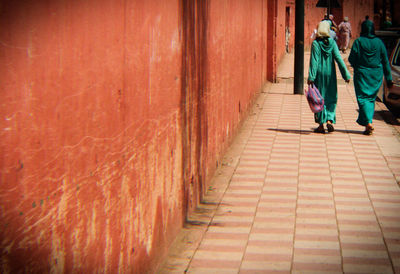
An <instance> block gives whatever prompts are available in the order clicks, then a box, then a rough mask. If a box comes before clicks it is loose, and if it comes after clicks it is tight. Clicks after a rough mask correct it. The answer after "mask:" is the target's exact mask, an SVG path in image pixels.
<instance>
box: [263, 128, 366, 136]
mask: <svg viewBox="0 0 400 274" xmlns="http://www.w3.org/2000/svg"><path fill="white" fill-rule="evenodd" d="M268 130H273V131H277V132H284V133H292V134H300V135H309V134H312V133H314V130H296V129H278V128H269V129H268ZM335 132H340V133H346V134H361V135H362V134H363V131H359V130H347V129H335ZM315 134H320V133H315ZM326 134H328V133H326Z"/></svg>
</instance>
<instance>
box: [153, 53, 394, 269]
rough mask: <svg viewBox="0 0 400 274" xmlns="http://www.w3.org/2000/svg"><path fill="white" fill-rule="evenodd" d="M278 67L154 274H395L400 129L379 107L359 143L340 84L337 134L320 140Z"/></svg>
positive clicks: (286, 70)
mask: <svg viewBox="0 0 400 274" xmlns="http://www.w3.org/2000/svg"><path fill="white" fill-rule="evenodd" d="M308 56H309V55H308ZM308 56H307V55H306V57H308ZM344 57H346V56H344ZM305 59H306V60H305V62H306V63H308V58H305ZM281 64H282V65H281V66H280V72H279V73H278V77H279V76H280V78H281V79H280V82H279V83H276V84H275V83H274V84H268V85H266V87H265V89H264V91H263V92H262V93H261V95H260V97H259V98H258V101H257V102H256V104H255V106H254V109H253V111H252V113H251V115H250V117H249V119H248V120H247V121H246V122H245V123H244V125H243V127H242V129H241V131H240V132H239V134H238V136H237V138H236V139H235V141H234V142H233V144H232V146H231V148H230V149H229V151H228V152H227V154H226V155H225V157H224V163H223V166H222V167H221V168H220V169H219V170H218V171H217V173H216V174H215V177H214V178H213V180H212V182H211V183H212V187H210V188H209V189H208V191H207V194H206V195H205V199H204V203H202V204H201V205H200V206H199V209H198V210H197V212H196V213H195V214H193V215H192V216H190V217H189V221H188V223H187V225H186V226H185V228H184V229H183V230H182V232H181V233H180V235H179V236H178V237H177V239H176V240H175V242H174V244H173V246H172V248H171V250H170V252H169V256H168V258H167V260H166V261H165V263H164V264H163V265H162V266H161V268H160V270H159V273H400V189H399V185H398V182H399V181H400V140H399V131H398V130H397V129H398V126H397V125H396V123H397V121H396V120H395V119H394V120H392V121H395V122H394V123H392V124H393V125H392V124H390V123H388V122H385V120H384V119H383V116H385V115H387V114H388V112H387V109H385V107H384V106H383V105H382V104H377V109H376V110H377V111H376V115H375V120H374V126H375V133H374V134H373V135H372V136H364V135H363V134H362V132H363V129H364V128H363V127H361V126H359V125H357V124H356V122H355V120H356V118H357V115H358V113H357V109H358V108H357V102H356V99H355V95H354V88H353V84H352V82H351V83H350V84H345V83H344V81H338V92H339V102H338V107H337V124H336V125H335V129H336V130H335V131H334V132H333V133H330V134H316V133H314V132H313V128H314V127H315V126H316V124H315V123H314V117H313V114H312V113H311V111H310V109H309V107H308V104H307V101H306V99H305V96H303V95H293V84H292V81H290V79H291V77H292V75H293V74H292V73H291V72H290V70H291V69H292V67H293V55H291V54H288V55H286V57H285V60H284V61H283V62H282V63H281ZM307 71H308V69H307V68H306V72H307ZM305 74H306V73H305ZM338 79H340V74H338ZM396 127H397V129H396Z"/></svg>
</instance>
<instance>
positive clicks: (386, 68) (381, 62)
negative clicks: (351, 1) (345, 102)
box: [349, 20, 392, 126]
mask: <svg viewBox="0 0 400 274" xmlns="http://www.w3.org/2000/svg"><path fill="white" fill-rule="evenodd" d="M349 62H350V64H351V66H352V67H353V68H354V89H355V91H356V97H357V103H358V107H359V114H358V118H357V123H358V124H360V125H362V126H366V125H368V124H369V123H372V118H373V116H374V112H375V100H376V96H377V94H378V91H379V88H380V86H381V85H382V80H383V76H385V79H386V81H391V80H392V74H391V71H390V65H389V61H388V57H387V53H386V48H385V45H384V44H383V42H382V41H381V40H380V39H379V38H377V37H375V35H374V25H373V23H372V22H371V21H369V20H366V21H364V22H363V23H362V25H361V37H360V38H358V39H357V40H355V41H354V43H353V46H352V48H351V52H350V56H349Z"/></svg>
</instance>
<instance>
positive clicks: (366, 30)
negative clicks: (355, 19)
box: [360, 20, 375, 38]
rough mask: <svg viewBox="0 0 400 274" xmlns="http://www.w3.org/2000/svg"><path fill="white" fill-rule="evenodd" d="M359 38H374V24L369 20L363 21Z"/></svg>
mask: <svg viewBox="0 0 400 274" xmlns="http://www.w3.org/2000/svg"><path fill="white" fill-rule="evenodd" d="M360 36H362V37H367V38H374V37H375V27H374V23H372V21H370V20H365V21H364V22H363V23H362V24H361V34H360Z"/></svg>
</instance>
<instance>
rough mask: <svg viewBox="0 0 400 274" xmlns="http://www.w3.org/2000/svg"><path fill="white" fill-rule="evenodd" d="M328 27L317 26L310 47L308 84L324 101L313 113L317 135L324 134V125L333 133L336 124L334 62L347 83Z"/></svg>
mask: <svg viewBox="0 0 400 274" xmlns="http://www.w3.org/2000/svg"><path fill="white" fill-rule="evenodd" d="M329 29H330V25H329V23H328V22H327V21H322V22H320V23H319V24H318V31H317V38H316V39H315V40H314V41H313V43H312V46H311V57H310V68H309V71H308V81H307V82H308V84H312V83H314V84H315V86H316V87H317V88H318V90H319V91H320V93H321V95H322V97H323V98H324V101H325V106H324V109H323V110H322V111H321V112H319V113H315V115H314V118H315V122H316V123H318V124H319V126H318V127H317V128H316V129H315V130H314V131H315V132H317V133H325V129H324V124H325V123H326V127H327V129H328V132H332V131H334V127H333V124H335V123H336V104H337V99H338V96H337V79H336V67H335V62H334V61H336V63H337V64H338V66H339V70H340V73H341V75H342V77H343V79H344V80H345V81H346V82H347V83H348V82H349V81H350V78H351V76H350V73H349V71H348V70H347V68H346V65H345V64H344V62H343V59H342V57H341V56H340V52H339V48H338V46H337V45H336V42H335V41H334V40H333V39H332V38H330V37H329Z"/></svg>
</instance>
